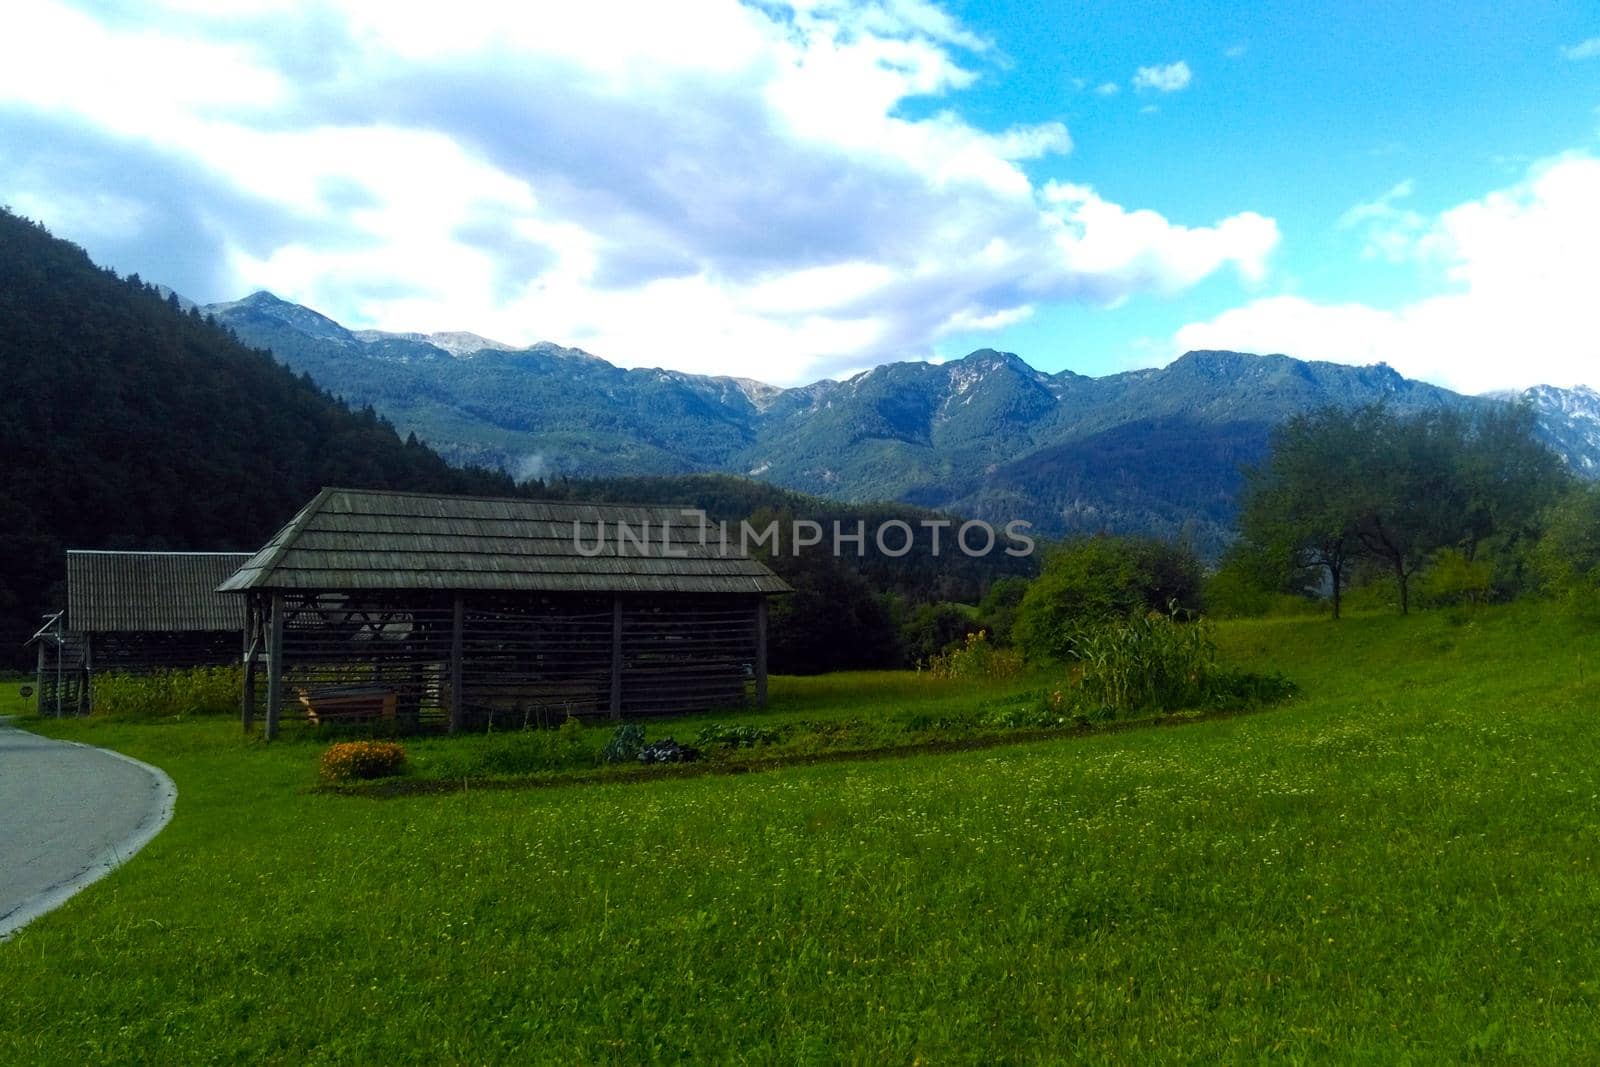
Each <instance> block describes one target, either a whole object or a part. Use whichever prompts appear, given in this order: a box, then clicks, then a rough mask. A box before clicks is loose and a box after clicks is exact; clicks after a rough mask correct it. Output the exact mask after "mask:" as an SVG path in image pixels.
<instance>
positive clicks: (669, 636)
mask: <svg viewBox="0 0 1600 1067" xmlns="http://www.w3.org/2000/svg"><path fill="white" fill-rule="evenodd" d="M274 605H276V610H275V609H274ZM249 618H250V623H249V625H250V630H249V638H248V640H247V645H249V646H251V647H253V648H254V650H255V654H254V655H251V656H249V657H247V664H246V672H245V695H244V708H243V712H244V721H245V725H246V727H247V728H249V726H250V725H251V724H252V723H253V721H254V720H255V719H256V718H257V716H258V715H259V716H261V717H262V718H263V719H264V721H265V724H266V732H267V734H268V736H273V735H275V734H276V732H277V730H278V726H279V723H280V722H284V721H300V722H306V723H311V724H318V725H320V724H323V723H332V722H366V723H374V724H376V725H377V726H378V727H379V728H380V729H382V728H393V729H394V730H396V731H402V732H403V731H406V730H414V729H424V728H429V727H445V728H449V729H453V730H473V729H483V728H488V727H493V728H494V729H516V728H521V727H525V726H540V725H554V724H559V723H560V722H562V721H564V720H565V719H566V718H568V717H569V716H572V717H577V718H584V719H593V718H602V717H611V718H633V717H641V716H650V715H670V714H678V713H683V712H689V711H699V710H706V709H710V708H718V707H728V706H733V705H737V704H741V703H744V702H746V701H747V700H749V699H751V698H752V696H753V697H754V698H755V699H756V700H757V701H758V702H762V703H764V702H765V699H766V657H765V646H766V642H765V636H766V610H765V602H764V601H763V600H761V599H760V598H751V597H736V596H714V595H699V596H671V597H667V596H633V597H630V596H621V595H606V594H525V595H517V594H505V593H482V594H471V593H465V594H452V593H443V592H441V593H424V592H418V591H407V592H404V593H387V592H386V593H365V594H353V593H352V594H340V593H321V594H299V595H296V594H281V593H280V594H261V593H257V594H252V595H251V608H250V611H249ZM274 620H276V621H274ZM274 673H276V676H277V679H278V682H277V685H276V686H274V685H273V684H272V679H273V676H274ZM263 676H264V677H263ZM274 690H275V691H276V698H274Z"/></svg>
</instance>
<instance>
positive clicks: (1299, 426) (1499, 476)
mask: <svg viewBox="0 0 1600 1067" xmlns="http://www.w3.org/2000/svg"><path fill="white" fill-rule="evenodd" d="M1533 431H1534V417H1533V414H1532V412H1531V411H1529V410H1528V409H1527V408H1525V407H1520V406H1515V405H1500V404H1485V405H1481V406H1479V407H1476V408H1470V409H1455V408H1439V409H1437V410H1433V411H1425V412H1421V413H1418V414H1415V415H1411V416H1408V417H1402V416H1399V415H1396V414H1395V413H1393V412H1392V411H1390V410H1388V409H1387V408H1385V407H1384V406H1382V405H1381V404H1380V405H1372V406H1368V407H1364V408H1360V409H1357V410H1355V411H1346V410H1342V409H1336V408H1329V409H1324V410H1322V411H1317V412H1312V413H1310V414H1307V415H1304V416H1301V417H1298V418H1295V419H1291V420H1290V421H1289V422H1288V423H1286V424H1285V425H1284V426H1283V427H1282V428H1281V429H1280V430H1279V432H1278V433H1277V435H1275V437H1274V440H1273V446H1272V450H1271V452H1270V453H1269V455H1268V457H1267V459H1266V460H1265V461H1264V462H1263V463H1262V464H1261V465H1260V466H1259V467H1257V468H1256V469H1255V470H1254V471H1252V472H1250V474H1249V476H1248V479H1247V486H1246V492H1245V497H1244V500H1243V503H1242V506H1241V510H1240V518H1239V526H1240V534H1241V543H1242V551H1244V552H1246V553H1249V554H1253V556H1254V557H1255V558H1256V560H1258V561H1276V563H1277V564H1278V565H1279V567H1280V571H1281V572H1287V573H1280V574H1279V575H1278V577H1279V578H1281V579H1282V580H1285V581H1289V580H1292V572H1293V571H1295V570H1296V569H1312V570H1319V571H1321V572H1322V574H1323V575H1324V586H1325V588H1327V589H1328V591H1329V593H1330V594H1331V600H1332V605H1333V614H1334V617H1335V618H1337V617H1338V616H1339V612H1340V607H1341V603H1342V595H1343V591H1344V589H1345V587H1346V586H1347V584H1348V581H1349V577H1350V570H1351V567H1352V564H1353V563H1354V562H1356V560H1357V559H1366V560H1370V561H1372V562H1373V563H1375V564H1377V565H1379V566H1381V567H1383V568H1384V569H1385V570H1386V571H1387V572H1388V573H1389V574H1390V576H1391V577H1392V579H1393V581H1394V584H1395V591H1396V594H1397V597H1398V603H1399V608H1400V611H1401V613H1402V614H1404V613H1406V612H1408V611H1409V610H1410V606H1411V583H1412V579H1413V578H1414V577H1415V576H1416V574H1417V573H1418V572H1419V571H1421V570H1423V569H1425V568H1426V567H1428V566H1430V565H1431V564H1432V563H1433V562H1434V561H1435V560H1436V559H1437V558H1441V557H1439V553H1440V552H1441V551H1442V550H1445V549H1450V550H1454V551H1456V552H1459V553H1460V554H1461V557H1462V561H1463V562H1464V563H1466V564H1472V563H1474V561H1475V560H1476V557H1477V555H1478V552H1479V550H1480V548H1482V547H1483V546H1484V545H1486V544H1491V543H1495V544H1498V545H1500V546H1502V547H1504V546H1507V545H1514V544H1516V543H1518V542H1520V541H1524V540H1526V539H1528V538H1529V537H1531V536H1532V534H1533V532H1534V531H1535V530H1536V528H1537V519H1538V515H1539V513H1540V511H1541V509H1542V508H1544V507H1545V506H1547V505H1548V503H1549V502H1550V501H1552V500H1553V499H1554V498H1555V497H1556V496H1557V495H1559V493H1560V492H1561V491H1562V487H1563V486H1564V485H1565V484H1566V482H1567V480H1568V475H1567V474H1566V473H1565V471H1564V469H1563V467H1562V465H1561V462H1560V460H1559V459H1557V457H1556V456H1555V455H1554V454H1553V453H1551V452H1550V451H1549V450H1548V449H1546V448H1545V447H1544V446H1543V445H1542V444H1540V443H1539V442H1538V441H1537V440H1536V439H1535V438H1534V436H1533ZM1507 556H1508V558H1512V554H1510V553H1507ZM1478 570H1480V568H1474V573H1477V571H1478Z"/></svg>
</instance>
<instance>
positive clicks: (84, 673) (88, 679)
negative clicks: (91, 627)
mask: <svg viewBox="0 0 1600 1067" xmlns="http://www.w3.org/2000/svg"><path fill="white" fill-rule="evenodd" d="M93 684H94V635H93V634H88V633H86V634H84V635H83V662H82V663H81V664H79V666H78V714H79V715H87V714H89V708H90V707H91V704H90V701H89V689H90V687H91V686H92V685H93Z"/></svg>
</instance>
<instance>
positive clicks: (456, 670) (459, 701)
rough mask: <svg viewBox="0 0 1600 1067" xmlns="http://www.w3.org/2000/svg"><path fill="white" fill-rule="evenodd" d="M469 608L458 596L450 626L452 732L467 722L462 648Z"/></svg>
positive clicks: (459, 595)
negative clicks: (463, 686) (463, 688)
mask: <svg viewBox="0 0 1600 1067" xmlns="http://www.w3.org/2000/svg"><path fill="white" fill-rule="evenodd" d="M466 628H467V606H466V601H465V600H464V599H463V598H462V596H461V594H460V593H457V594H456V600H455V615H454V617H453V619H452V621H451V624H450V732H451V733H455V732H456V731H458V730H460V729H461V728H462V727H463V726H464V725H466V721H467V708H466V702H465V700H464V699H463V691H462V675H463V673H464V672H463V670H462V659H463V656H462V646H463V645H464V644H465V643H466Z"/></svg>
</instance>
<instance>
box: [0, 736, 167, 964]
mask: <svg viewBox="0 0 1600 1067" xmlns="http://www.w3.org/2000/svg"><path fill="white" fill-rule="evenodd" d="M177 798H178V790H177V787H176V786H174V785H173V784H172V779H170V778H168V777H167V776H166V775H165V774H163V773H162V772H161V771H159V770H157V769H156V768H154V767H151V766H149V765H147V764H144V763H140V762H139V761H138V760H134V759H129V758H128V757H127V756H122V755H119V754H117V753H115V752H107V751H106V750H105V749H100V748H93V747H91V746H89V745H79V744H73V743H71V742H67V741H52V740H50V739H49V738H45V737H39V736H37V735H35V734H30V733H25V732H23V731H21V730H18V729H15V728H13V727H9V726H6V725H3V720H0V941H4V940H6V939H7V938H9V937H10V936H11V935H12V934H14V933H15V932H16V931H17V930H18V929H20V928H21V927H22V926H23V925H24V924H26V923H28V922H30V921H32V920H33V919H35V918H37V917H39V916H40V915H43V914H44V913H45V912H47V911H49V910H51V909H52V908H55V907H58V906H60V905H61V904H62V903H64V902H65V901H66V900H67V898H68V897H70V896H72V894H74V893H76V892H78V891H79V890H80V889H82V888H83V887H85V886H87V885H89V884H90V883H91V882H93V881H95V880H96V879H98V878H102V877H104V876H105V875H107V874H109V873H111V872H112V871H114V870H116V869H117V868H118V867H119V866H121V865H122V864H124V863H126V862H127V861H128V859H129V858H130V857H131V856H132V855H133V854H134V853H136V852H138V851H139V849H141V848H143V847H144V845H145V844H146V842H148V841H149V840H150V839H151V838H153V837H155V835H156V834H158V833H160V832H161V829H162V827H164V826H166V825H167V823H168V822H169V821H170V820H171V819H172V811H173V807H174V805H175V804H176V802H177Z"/></svg>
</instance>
